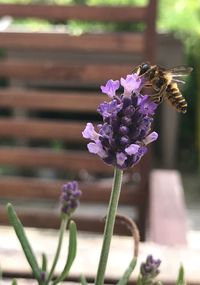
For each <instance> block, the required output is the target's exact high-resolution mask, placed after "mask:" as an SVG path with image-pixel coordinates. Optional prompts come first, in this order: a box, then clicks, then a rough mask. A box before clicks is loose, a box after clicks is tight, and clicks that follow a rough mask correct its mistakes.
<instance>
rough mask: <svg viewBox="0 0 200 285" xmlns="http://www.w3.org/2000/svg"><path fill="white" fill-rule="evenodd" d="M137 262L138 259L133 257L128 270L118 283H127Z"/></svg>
mask: <svg viewBox="0 0 200 285" xmlns="http://www.w3.org/2000/svg"><path fill="white" fill-rule="evenodd" d="M136 263H137V259H136V258H133V259H132V260H131V262H130V264H129V266H128V268H127V269H126V271H125V272H124V274H123V275H122V277H121V279H120V280H119V281H118V282H117V284H116V285H125V284H127V282H128V281H129V279H130V276H131V273H132V272H133V270H134V269H135V266H136Z"/></svg>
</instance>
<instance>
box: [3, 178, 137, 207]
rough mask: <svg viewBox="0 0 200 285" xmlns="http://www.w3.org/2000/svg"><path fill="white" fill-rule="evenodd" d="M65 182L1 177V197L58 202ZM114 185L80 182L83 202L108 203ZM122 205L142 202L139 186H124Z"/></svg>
mask: <svg viewBox="0 0 200 285" xmlns="http://www.w3.org/2000/svg"><path fill="white" fill-rule="evenodd" d="M66 182H67V181H65V180H59V179H56V180H44V179H39V178H38V179H37V178H25V177H12V176H9V177H6V176H0V197H1V199H3V198H12V199H13V198H19V199H23V198H26V199H36V198H37V199H38V198H40V199H51V200H54V201H58V199H59V195H60V189H61V186H62V185H63V184H64V183H66ZM111 184H112V183H111V182H110V183H105V182H102V181H101V180H99V181H98V182H97V181H94V182H83V181H82V182H79V188H80V189H81V191H82V196H81V202H87V203H91V202H95V203H96V202H97V201H98V203H107V202H108V201H109V197H110V191H111V187H112V185H111ZM122 189H123V191H122V193H121V196H120V204H126V205H135V204H138V203H140V202H141V199H140V198H141V197H140V195H139V192H138V190H139V189H138V186H136V185H135V186H134V185H132V186H131V185H123V186H122Z"/></svg>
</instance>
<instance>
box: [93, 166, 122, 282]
mask: <svg viewBox="0 0 200 285" xmlns="http://www.w3.org/2000/svg"><path fill="white" fill-rule="evenodd" d="M122 176H123V171H122V170H120V169H118V168H115V172H114V179H113V187H112V192H111V196H110V202H109V206H108V212H107V217H106V224H105V229H104V238H103V244H102V249H101V255H100V260H99V266H98V271H97V276H96V280H95V285H103V284H104V276H105V271H106V266H107V261H108V255H109V250H110V243H111V238H112V235H113V230H114V224H115V217H116V212H117V207H118V202H119V197H120V192H121V184H122Z"/></svg>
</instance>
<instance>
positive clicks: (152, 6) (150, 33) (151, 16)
mask: <svg viewBox="0 0 200 285" xmlns="http://www.w3.org/2000/svg"><path fill="white" fill-rule="evenodd" d="M156 8H157V0H151V1H150V2H149V5H148V13H147V29H146V37H145V39H146V42H145V49H146V51H145V59H146V60H148V61H150V62H154V61H155V59H156V14H157V11H156Z"/></svg>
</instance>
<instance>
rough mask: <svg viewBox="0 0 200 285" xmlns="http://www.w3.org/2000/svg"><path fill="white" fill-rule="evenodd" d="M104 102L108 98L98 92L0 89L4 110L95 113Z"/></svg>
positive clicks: (1, 105) (1, 103)
mask: <svg viewBox="0 0 200 285" xmlns="http://www.w3.org/2000/svg"><path fill="white" fill-rule="evenodd" d="M105 100H108V97H107V96H104V95H103V94H102V93H101V92H100V90H99V93H97V92H84V91H81V92H73V91H63V92H62V91H57V90H55V91H41V90H31V89H19V88H14V87H13V88H0V107H6V108H24V109H29V110H44V111H68V112H73V111H74V112H81V113H85V112H87V113H88V112H89V113H91V112H92V113H93V112H95V113H96V109H97V107H98V105H99V104H100V103H101V102H103V101H105ZM77 102H79V104H78V103H77ZM80 102H82V103H81V104H80Z"/></svg>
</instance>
